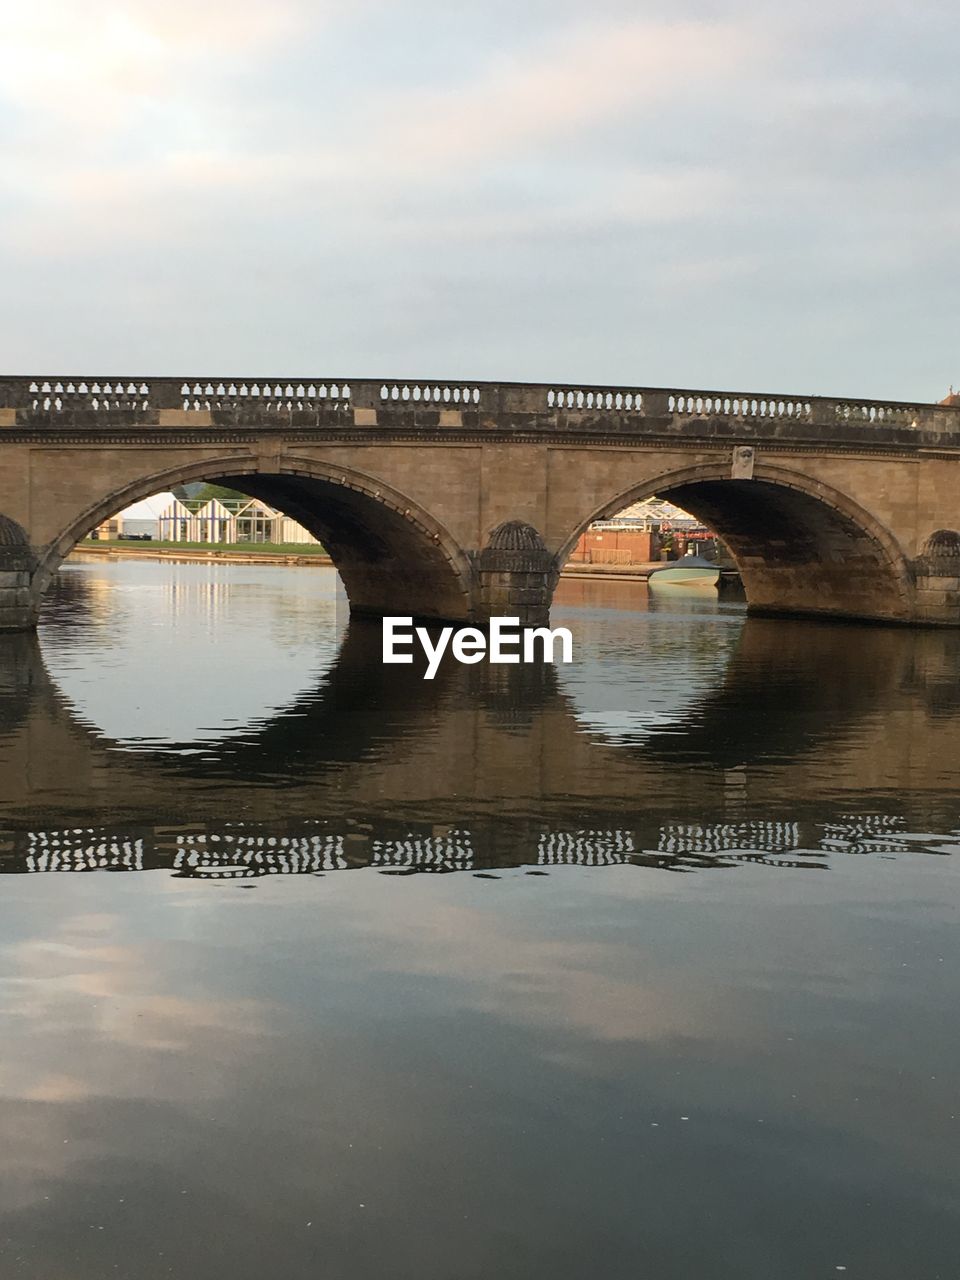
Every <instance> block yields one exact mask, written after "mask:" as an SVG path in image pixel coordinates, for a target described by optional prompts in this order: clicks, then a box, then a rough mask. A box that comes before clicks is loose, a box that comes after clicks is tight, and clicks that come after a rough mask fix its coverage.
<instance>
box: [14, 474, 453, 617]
mask: <svg viewBox="0 0 960 1280" xmlns="http://www.w3.org/2000/svg"><path fill="white" fill-rule="evenodd" d="M194 480H216V481H218V482H220V483H223V484H227V485H229V486H230V487H232V488H237V489H239V490H241V491H242V492H246V493H249V494H250V496H251V497H254V498H261V499H263V500H264V501H265V502H268V503H270V505H272V506H275V507H277V508H279V509H280V510H282V511H284V512H285V513H286V514H288V515H290V516H292V517H293V518H294V519H295V520H298V521H300V522H301V523H302V524H303V525H304V526H305V527H306V528H307V529H309V530H310V531H311V532H312V533H314V534H315V536H317V537H319V538H320V540H321V541H322V542H323V543H324V546H325V547H326V548H327V550H328V551H329V552H330V555H331V557H332V558H333V561H334V563H335V564H336V566H337V569H338V570H339V571H340V575H341V577H342V578H343V583H344V587H345V588H346V592H347V596H348V598H349V600H350V605H351V608H352V609H354V610H355V611H357V612H370V613H391V612H392V613H400V614H413V615H416V616H423V617H438V618H452V619H455V620H465V619H467V618H469V617H470V613H471V608H472V594H473V581H474V571H473V567H472V563H471V561H470V559H469V557H468V556H467V555H466V554H465V553H464V551H463V550H462V548H461V547H460V546H459V544H458V543H457V542H456V541H455V539H454V538H453V536H452V534H451V533H450V532H449V530H447V529H446V527H445V526H444V525H442V524H441V523H440V522H439V521H438V520H436V519H435V518H434V517H433V516H432V515H430V513H429V512H427V511H426V510H424V508H423V507H421V506H420V505H419V504H418V503H417V502H415V501H414V500H413V499H412V498H408V497H407V496H406V495H405V494H403V493H401V492H400V491H399V490H396V489H393V488H392V487H391V486H390V485H387V484H384V483H383V482H381V481H379V480H376V479H374V478H373V477H372V476H368V475H366V474H365V473H363V472H361V471H357V470H356V469H355V468H352V467H346V466H339V465H338V466H334V465H333V464H331V463H327V462H317V461H314V460H313V459H311V458H304V457H297V456H288V457H286V458H284V459H283V461H282V462H281V463H280V464H279V466H278V469H277V471H275V472H263V471H261V470H260V469H259V464H258V463H257V461H256V460H255V459H237V458H236V457H230V456H228V457H224V458H214V459H208V460H206V461H204V462H197V463H191V464H188V465H185V466H180V467H175V468H171V469H168V470H164V471H160V472H154V473H153V474H151V475H149V476H144V477H141V478H139V479H137V480H136V481H134V482H132V483H131V484H128V485H125V486H124V487H123V488H121V489H116V490H114V491H113V492H112V493H110V495H109V496H107V497H105V498H103V499H102V500H101V501H100V502H98V503H96V504H95V505H94V506H91V507H88V508H87V509H86V510H85V511H84V512H83V513H82V514H81V515H80V516H78V517H77V519H75V520H74V521H73V522H72V523H71V524H70V525H69V526H68V527H67V528H66V529H64V530H63V532H62V533H61V534H60V535H59V536H58V537H57V538H55V539H54V541H53V542H52V543H51V545H50V546H49V548H48V549H47V551H46V553H45V554H44V556H43V558H42V559H41V562H40V566H39V569H38V573H37V577H36V582H35V590H37V591H38V593H39V592H42V591H43V590H45V588H46V587H47V585H48V584H49V582H50V579H51V578H52V577H53V575H54V573H56V571H57V569H58V568H59V567H60V564H61V563H62V562H63V560H64V558H65V557H66V556H67V555H69V553H70V552H71V551H72V550H73V548H74V547H75V546H76V545H77V543H78V542H79V541H80V540H81V539H82V538H84V537H86V535H87V534H88V533H90V532H91V530H93V529H95V528H96V527H97V525H99V524H100V523H102V521H103V520H105V519H107V518H108V517H109V516H111V515H113V514H114V513H115V512H116V511H118V510H120V509H122V508H123V507H125V506H128V505H129V504H130V503H133V502H136V501H138V500H139V499H141V498H144V497H147V496H149V495H150V494H152V493H157V492H160V491H162V490H165V489H169V488H172V487H173V486H174V485H178V484H184V483H189V482H190V481H194Z"/></svg>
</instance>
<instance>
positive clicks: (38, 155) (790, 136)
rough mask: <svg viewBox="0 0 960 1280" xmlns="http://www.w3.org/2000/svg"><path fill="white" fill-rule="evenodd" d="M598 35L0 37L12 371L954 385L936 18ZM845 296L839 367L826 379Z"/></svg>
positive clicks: (668, 12) (944, 17)
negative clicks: (565, 302) (89, 366)
mask: <svg viewBox="0 0 960 1280" xmlns="http://www.w3.org/2000/svg"><path fill="white" fill-rule="evenodd" d="M589 12H590V17H589V19H588V20H587V19H585V16H584V14H585V10H584V9H583V7H582V6H577V5H574V4H572V3H561V2H560V0H558V2H557V3H555V4H554V5H546V4H544V3H536V4H530V5H526V6H519V7H517V6H508V5H506V4H505V3H502V2H501V0H490V2H489V3H485V4H480V3H475V2H468V0H465V2H464V3H462V4H457V5H453V6H451V5H441V4H438V3H436V2H435V0H413V3H411V4H409V5H403V6H399V5H397V4H395V3H390V2H389V0H356V2H353V0H326V3H322V4H312V3H307V0H278V3H277V4H268V3H266V0H238V3H237V4H228V3H227V0H214V2H213V3H211V4H205V5H202V6H201V7H200V9H199V10H196V9H195V8H194V7H193V6H191V5H188V4H187V3H186V0H175V2H174V3H172V4H169V5H163V4H161V3H160V2H159V0H129V2H128V3H124V4H121V5H119V6H118V5H115V4H108V3H107V2H106V0H92V3H91V4H90V5H87V6H82V7H79V8H78V7H77V6H75V5H73V6H70V5H67V4H66V3H60V2H58V0H38V3H37V4H36V5H34V6H32V7H28V6H21V7H20V9H19V10H18V12H17V13H15V14H14V15H13V19H12V22H11V23H10V26H9V30H8V32H7V33H5V34H6V52H7V54H8V57H7V63H6V65H7V67H8V74H7V76H6V77H5V80H4V84H3V86H2V87H0V109H4V113H5V163H4V166H3V167H2V171H0V245H2V247H0V256H2V257H3V259H4V262H3V267H4V272H5V280H6V281H7V287H8V291H12V293H13V295H15V298H16V302H17V305H15V306H13V307H12V308H11V309H10V311H9V313H8V320H7V321H6V325H7V329H6V331H3V330H2V329H0V336H2V337H3V340H4V342H5V348H6V350H7V351H8V359H10V358H12V359H14V360H17V361H20V360H22V361H23V363H25V364H26V363H30V364H36V363H40V364H46V363H47V362H48V360H49V359H50V358H51V356H52V355H53V354H55V353H57V352H61V351H62V352H64V353H65V355H66V357H67V363H69V364H71V365H73V366H76V364H77V361H78V360H80V361H82V360H83V359H85V358H93V357H95V356H96V357H97V362H99V361H103V362H105V363H107V364H111V365H114V366H115V365H116V362H117V360H118V359H119V360H120V361H121V363H125V362H126V361H129V363H130V364H131V365H137V366H138V367H141V368H148V367H157V366H158V365H159V366H163V367H166V366H168V365H169V363H170V362H172V361H176V360H179V359H182V358H183V357H184V355H186V356H189V357H190V358H191V360H192V359H193V356H194V353H196V352H197V351H198V350H202V352H203V353H205V354H204V360H205V362H206V361H208V362H209V366H210V367H215V366H221V367H227V366H230V367H236V360H237V358H238V357H239V358H241V359H243V358H252V357H253V356H256V359H257V361H260V360H266V361H268V362H270V363H272V364H274V365H275V366H276V367H277V368H283V367H290V364H291V363H292V362H295V360H296V358H297V356H296V353H297V352H298V351H299V350H301V349H307V350H316V349H317V347H318V344H324V345H323V349H324V350H325V351H326V352H327V353H328V357H329V360H330V362H331V364H332V365H341V366H344V367H346V366H349V367H352V368H358V369H362V368H367V367H372V366H373V365H377V366H380V367H383V366H386V365H393V366H394V367H399V363H400V362H406V361H407V360H409V359H410V354H411V351H412V352H413V353H414V355H415V354H416V352H417V351H418V350H421V349H422V348H423V344H424V343H427V344H428V345H427V349H426V350H423V355H422V361H423V364H424V365H427V366H429V367H430V368H431V369H438V368H439V369H441V370H442V368H443V367H444V366H445V365H447V366H449V367H451V368H452V367H453V366H456V368H457V369H459V370H460V371H463V365H462V360H463V358H464V353H467V354H468V355H469V359H470V362H471V370H472V372H474V373H476V374H477V375H480V374H481V373H486V374H488V375H489V376H497V375H498V373H500V371H501V368H502V361H503V359H504V354H505V353H506V354H507V355H508V356H509V357H510V361H511V369H510V372H512V373H513V374H514V376H532V372H533V370H534V369H537V368H539V369H540V370H541V371H542V370H543V368H544V361H549V362H550V368H551V369H552V370H553V372H554V374H560V373H561V372H563V370H561V369H560V368H558V367H557V364H558V363H559V364H561V365H566V364H568V363H569V361H570V360H571V359H576V361H577V362H578V367H579V368H580V369H581V371H582V374H583V376H588V375H589V376H591V377H595V378H601V379H602V380H608V381H617V380H621V379H625V380H631V378H632V377H636V376H637V370H636V359H637V356H636V353H637V351H641V350H642V351H644V352H645V353H646V356H647V358H648V359H649V360H651V361H655V362H656V366H657V367H654V368H646V369H645V370H644V377H645V378H646V380H648V381H654V382H659V381H662V380H664V379H665V378H667V379H668V378H669V376H670V374H669V373H668V369H667V368H665V367H663V362H664V361H666V362H667V365H668V367H675V368H677V369H682V370H683V376H682V380H683V381H685V382H689V381H691V380H700V379H702V380H703V381H705V382H706V383H708V384H710V385H727V384H728V383H733V384H736V385H741V386H746V385H763V386H769V385H772V381H771V380H772V379H776V378H777V377H778V376H779V374H778V370H780V369H782V370H783V372H784V377H785V380H786V382H787V384H788V385H790V386H797V385H805V386H809V389H810V390H811V391H814V390H817V389H820V390H822V391H824V392H832V391H837V390H842V389H844V388H848V389H849V390H850V391H851V392H853V391H854V390H855V389H856V388H855V387H854V386H852V385H851V384H850V382H849V381H848V379H856V380H857V383H858V385H859V384H860V380H861V379H866V380H869V378H870V377H871V376H874V375H873V372H872V371H873V370H876V376H878V377H882V378H884V379H889V384H888V386H887V387H886V390H884V388H883V385H882V384H877V385H876V386H874V387H870V386H862V387H861V390H862V391H863V393H864V394H865V393H867V392H868V391H871V390H872V391H875V393H876V394H878V395H879V394H897V396H898V397H899V396H906V397H907V398H909V397H910V396H912V395H918V394H922V393H923V392H924V391H925V390H928V388H926V387H925V380H926V379H927V378H928V377H929V372H930V369H931V367H939V365H940V364H943V365H944V366H945V372H944V375H943V378H944V380H945V382H946V381H949V379H950V377H954V378H955V377H956V376H957V374H956V370H955V369H954V368H951V369H950V372H949V373H947V372H946V365H947V364H948V363H949V362H950V361H951V360H954V362H955V357H952V356H951V348H950V344H949V337H948V334H947V328H948V326H947V327H944V325H943V324H942V320H943V311H944V303H943V301H942V280H943V279H944V278H945V277H946V276H947V275H948V274H949V272H950V271H951V270H952V269H954V267H955V266H960V261H958V259H960V235H958V233H957V231H956V223H955V220H953V222H951V219H950V216H949V210H950V209H952V208H954V207H955V205H956V201H957V199H958V198H960V179H958V178H957V176H956V174H955V169H954V167H953V166H952V164H951V163H950V156H949V140H950V138H951V137H953V136H954V135H955V133H956V128H957V125H958V124H960V120H958V116H960V96H958V95H957V94H956V92H955V90H954V88H953V78H952V65H951V58H952V50H953V49H954V48H955V46H956V37H957V36H958V35H960V17H958V15H957V13H956V12H955V10H952V9H951V8H949V7H947V6H944V5H942V4H939V3H935V2H934V0H924V2H921V3H919V4H916V5H912V6H910V7H909V9H908V8H907V7H906V6H905V5H904V4H902V3H899V0H887V2H886V3H884V4H882V5H880V6H878V7H867V6H865V5H863V4H862V3H854V2H853V0H839V2H837V3H832V4H827V3H826V0H812V2H811V4H809V5H806V6H804V7H803V8H802V10H799V9H797V7H796V6H785V5H784V6H773V7H768V8H767V9H765V10H762V11H759V10H757V8H756V6H746V5H745V4H742V3H740V2H739V0H698V2H697V3H693V2H692V0H688V2H687V3H684V2H683V0H681V3H680V4H679V5H674V6H670V7H669V8H668V6H666V5H665V4H663V3H655V2H653V0H645V3H643V4H641V5H636V4H628V3H625V2H623V3H621V2H617V0H605V2H603V0H601V2H598V4H596V5H594V6H592V7H591V9H590V11H589ZM774 281H779V282H780V297H779V298H778V297H777V296H776V290H775V289H774V288H773V282H774ZM838 282H840V283H841V285H842V290H843V293H844V310H845V313H846V314H851V315H853V314H855V315H856V316H857V317H858V321H857V332H858V337H857V340H856V343H855V344H854V346H853V347H852V348H850V349H847V350H846V351H844V352H843V353H842V354H841V352H840V351H839V350H837V351H836V354H835V356H833V357H828V356H827V355H826V354H825V353H827V352H828V351H829V350H830V346H831V344H823V343H821V341H820V337H819V335H820V334H821V332H822V323H823V321H822V311H821V306H822V299H824V298H830V297H832V296H834V295H835V294H836V293H837V287H838ZM890 289H893V290H895V291H896V292H897V293H898V294H900V295H901V296H903V295H904V294H906V295H907V296H908V297H909V299H910V304H909V307H908V308H907V310H904V311H903V312H902V321H901V323H900V324H899V326H898V325H896V324H894V325H893V326H891V325H890V324H889V323H888V322H885V321H882V320H881V308H880V307H878V300H879V298H880V297H882V296H883V294H884V292H885V291H889V290H890ZM697 291H699V297H700V301H701V302H702V303H703V304H704V307H703V308H701V311H700V313H699V315H697V316H691V313H690V307H689V301H690V297H691V294H694V293H696V292H697ZM534 293H538V296H539V297H540V300H541V305H540V306H539V307H535V306H534V305H533V301H532V298H533V295H534ZM467 294H469V296H470V299H471V305H470V315H469V316H468V317H467V316H464V317H462V318H461V319H460V320H459V321H458V323H457V324H456V325H451V324H450V323H449V322H448V318H449V315H450V313H451V311H453V310H455V309H456V307H457V306H458V305H460V304H461V300H462V299H463V297H465V296H466V295H467ZM557 294H564V296H565V297H567V298H569V299H570V300H571V303H575V305H571V306H569V307H567V306H562V305H557ZM721 295H722V308H723V325H724V330H725V340H724V342H723V343H719V342H718V341H717V340H716V338H715V337H714V336H712V335H713V334H714V333H715V331H716V323H717V322H716V319H715V318H714V317H713V316H711V315H710V314H709V306H710V304H711V301H712V300H716V305H717V306H719V305H720V299H721ZM185 296H190V297H191V298H192V299H194V304H193V305H192V313H191V314H192V322H193V323H194V324H196V325H197V326H198V329H197V331H191V329H190V326H189V325H186V326H185V324H184V319H183V315H182V312H180V311H178V307H179V306H181V305H182V300H183V298H184V297H185ZM318 298H320V299H322V305H318V303H317V299H318ZM613 298H618V299H621V302H620V303H619V304H617V305H613V304H612V303H611V299H613ZM627 298H629V299H630V304H629V305H628V304H627V301H626V299H627ZM924 300H926V301H925V302H924ZM52 302H55V303H56V306H55V307H51V305H50V304H51V303H52ZM251 307H254V308H255V312H256V316H257V317H260V319H258V320H256V321H254V320H253V319H251V318H250V317H249V315H248V314H247V310H246V309H248V308H251ZM398 308H399V310H398ZM92 309H95V310H96V315H95V316H94V317H92V316H91V311H92ZM908 310H909V311H910V314H909V315H908V314H907V311H908ZM548 312H549V316H547V313H548ZM251 314H252V313H251ZM438 314H442V315H443V316H444V317H445V319H444V321H443V323H442V324H438V323H437V321H436V317H437V315H438ZM924 314H926V315H927V316H929V317H930V320H931V323H930V324H929V325H921V326H920V327H918V325H917V322H916V321H917V316H918V315H921V316H922V315H924ZM538 315H539V317H540V318H539V319H538V318H537V316H538ZM14 317H15V320H14ZM491 317H497V319H496V328H495V329H494V328H493V327H492V325H493V321H492V319H491ZM577 317H580V324H579V326H578V324H577ZM78 318H80V320H81V321H82V322H81V323H79V324H78ZM598 318H599V322H598ZM534 321H535V322H534ZM2 323H3V322H0V324H2ZM778 326H779V327H780V328H781V329H782V330H783V331H786V332H789V334H790V342H789V350H787V349H785V347H784V345H783V343H782V342H778V339H777V329H778ZM514 327H515V331H514ZM241 334H245V335H246V336H245V337H244V338H243V341H242V342H238V338H239V336H240V335H241ZM198 338H199V341H200V344H201V345H200V347H199V348H198ZM244 343H246V345H244ZM158 344H159V345H158ZM181 344H182V345H181ZM264 344H266V349H265V347H264ZM832 345H834V346H835V344H832ZM805 347H806V349H807V350H808V351H809V352H813V353H814V356H813V363H812V364H811V363H810V362H809V361H808V360H807V359H805V358H804V357H803V355H802V352H803V350H804V348H805ZM161 348H162V350H161ZM151 352H153V353H154V358H153V359H151ZM28 356H29V357H30V358H28ZM731 358H733V359H734V360H735V364H736V367H735V368H731V367H730V362H731ZM514 360H515V361H516V363H513V361H514ZM911 369H912V370H913V372H912V373H911V372H910V370H911ZM571 376H572V373H571ZM811 378H812V379H813V381H812V382H811V381H810V380H811ZM911 378H913V379H915V381H911ZM921 379H922V380H923V381H922V380H921ZM935 389H936V388H934V390H935Z"/></svg>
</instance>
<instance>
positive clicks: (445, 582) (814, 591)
mask: <svg viewBox="0 0 960 1280" xmlns="http://www.w3.org/2000/svg"><path fill="white" fill-rule="evenodd" d="M0 456H2V460H3V461H2V466H0V628H3V627H5V628H7V629H18V628H19V629H23V628H28V627H30V626H31V625H32V624H33V623H34V622H35V619H36V610H37V602H38V599H39V596H40V593H41V592H42V591H43V589H44V587H45V585H46V584H47V583H48V582H49V580H50V577H51V576H52V574H53V573H54V572H55V571H56V569H57V567H58V565H59V564H60V562H61V561H62V559H63V557H64V556H65V555H66V554H67V553H68V552H69V551H70V549H71V548H72V547H73V546H74V545H75V544H76V543H77V541H78V540H79V539H80V538H82V537H83V536H84V535H85V534H86V533H88V532H89V531H90V530H91V529H92V528H94V527H95V526H96V525H97V524H99V523H100V522H101V521H102V520H103V519H105V518H106V517H107V516H109V515H111V514H113V513H114V512H115V511H117V510H118V509H119V508H121V507H123V506H125V505H127V504H128V503H130V502H132V501H134V500H136V499H138V498H141V497H143V496H145V495H147V494H149V493H152V492H156V491H158V490H161V489H168V488H170V487H171V485H174V484H177V483H181V482H185V481H189V480H199V479H207V480H214V479H216V480H219V481H222V482H225V483H227V484H229V485H231V486H233V487H234V488H238V489H240V490H242V491H243V492H245V493H248V494H250V495H251V496H252V497H258V498H262V499H263V500H264V501H266V502H268V503H269V504H270V505H271V506H274V507H276V508H278V509H281V510H283V511H285V512H286V513H287V514H289V515H291V516H293V517H294V518H295V519H297V520H299V521H300V522H301V523H302V524H304V525H305V526H306V527H307V528H308V529H310V530H311V532H313V533H314V534H316V535H317V536H318V537H320V538H321V539H322V541H323V542H324V543H325V544H326V545H327V547H328V548H329V549H330V552H331V554H332V555H333V557H334V560H335V561H336V563H337V566H338V568H339V570H340V572H341V575H342V577H343V580H344V584H345V586H346V590H347V593H348V595H349V597H350V600H351V604H352V606H353V607H354V609H355V610H358V611H366V612H374V613H399V614H409V613H416V614H420V615H423V616H425V617H444V618H450V619H453V620H465V619H470V618H472V619H477V620H482V619H484V618H486V617H488V616H489V615H490V614H491V613H511V614H519V615H521V616H522V617H524V618H525V619H526V620H527V621H538V620H542V619H543V618H544V617H545V616H546V613H547V611H548V609H549V604H550V599H551V595H552V591H553V586H554V584H555V582H556V577H557V573H558V570H559V568H560V566H561V565H562V564H563V562H564V560H565V558H566V556H567V554H568V553H569V551H570V549H571V548H572V546H573V545H574V544H575V542H576V539H577V537H578V536H579V534H580V532H581V531H582V530H583V529H584V528H585V527H586V525H587V524H588V523H589V522H590V521H591V520H595V519H598V518H600V517H602V516H604V515H608V514H611V513H612V512H614V511H617V510H619V509H620V508H622V507H623V506H625V505H627V504H628V503H629V502H632V501H635V500H636V499H638V498H642V497H645V496H648V495H650V494H654V493H656V494H659V495H661V496H669V498H670V499H671V500H672V501H674V502H676V503H677V504H679V505H680V506H683V507H685V508H686V509H688V510H690V511H692V512H693V513H694V514H695V515H697V516H699V517H700V518H701V519H702V520H703V521H704V522H705V523H706V524H708V525H710V526H711V527H712V528H714V529H716V530H717V532H718V533H719V534H720V535H721V536H722V537H723V538H724V540H725V541H726V542H727V544H728V546H729V547H730V549H731V551H732V552H733V554H734V556H735V557H736V559H737V561H738V564H739V567H740V570H741V574H742V577H743V581H744V586H745V589H746V592H747V598H748V601H749V603H750V604H751V606H752V607H754V608H756V609H768V610H769V609H775V610H781V611H786V612H794V613H796V612H807V613H826V614H846V615H855V616H860V617H868V618H875V619H893V620H899V621H905V622H909V621H922V622H930V623H940V624H950V625H958V624H960V533H958V532H957V529H956V526H957V525H958V524H960V519H958V516H957V507H956V498H955V495H956V492H957V487H958V480H957V477H958V475H960V409H958V408H956V407H948V406H940V405H910V404H891V403H881V402H875V401H859V400H857V401H851V400H828V399H823V398H817V397H800V396H777V395H734V394H728V393H718V392H691V391H687V390H664V389H649V388H638V387H624V388H608V387H604V388H591V387H570V386H560V385H553V386H547V385H536V386H526V385H520V384H515V383H508V384H490V383H483V384H480V383H471V384H462V383H456V384H455V383H433V382H430V383H421V382H393V381H388V382H379V381H376V382H369V381H368V382H363V381H360V382H350V383H349V384H347V383H345V382H343V381H342V380H326V381H323V380H320V379H312V380H311V379H292V380H291V379H280V380H274V379H270V380H263V379H248V380H246V381H244V380H242V379H233V380H231V379H216V378H214V379H200V380H195V379H190V380H188V381H183V380H181V379H158V378H151V379H146V380H143V379H139V378H132V379H131V378H121V379H118V378H109V379H99V380H98V379H92V378H91V379H81V378H73V379H70V378H59V379H58V378H49V379H43V378H38V379H30V378H19V379H18V378H8V379H2V380H0Z"/></svg>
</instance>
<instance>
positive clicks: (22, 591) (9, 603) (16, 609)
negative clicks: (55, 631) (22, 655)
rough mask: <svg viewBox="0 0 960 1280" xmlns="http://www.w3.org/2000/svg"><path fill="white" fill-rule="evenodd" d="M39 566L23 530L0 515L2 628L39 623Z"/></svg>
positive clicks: (25, 627)
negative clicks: (36, 587)
mask: <svg viewBox="0 0 960 1280" xmlns="http://www.w3.org/2000/svg"><path fill="white" fill-rule="evenodd" d="M36 567H37V557H36V555H35V553H34V551H33V548H32V547H31V546H30V544H29V542H28V540H27V535H26V533H25V532H24V530H23V529H22V528H21V527H20V525H18V524H17V523H16V521H14V520H10V519H8V518H7V517H5V516H0V631H31V630H33V628H34V627H35V626H36V625H37V615H38V613H39V603H40V602H39V598H38V595H37V593H36V592H35V591H34V589H33V575H34V572H35V571H36Z"/></svg>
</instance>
